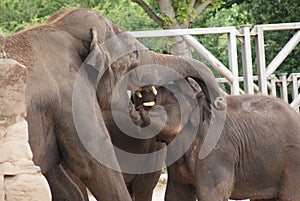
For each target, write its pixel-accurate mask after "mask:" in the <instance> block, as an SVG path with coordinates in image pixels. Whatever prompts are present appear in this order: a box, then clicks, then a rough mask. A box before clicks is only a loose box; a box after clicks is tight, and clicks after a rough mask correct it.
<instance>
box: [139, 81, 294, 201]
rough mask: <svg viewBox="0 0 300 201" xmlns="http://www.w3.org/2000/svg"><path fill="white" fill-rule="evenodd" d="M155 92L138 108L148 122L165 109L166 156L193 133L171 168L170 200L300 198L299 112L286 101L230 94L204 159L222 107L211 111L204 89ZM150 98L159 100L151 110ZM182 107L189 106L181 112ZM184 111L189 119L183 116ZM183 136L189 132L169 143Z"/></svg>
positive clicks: (159, 89) (156, 119)
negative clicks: (201, 155) (180, 93)
mask: <svg viewBox="0 0 300 201" xmlns="http://www.w3.org/2000/svg"><path fill="white" fill-rule="evenodd" d="M142 90H143V89H142ZM156 91H157V95H154V94H153V96H155V97H151V98H149V97H150V96H151V94H150V93H148V96H142V97H140V100H139V101H136V104H137V105H136V106H135V107H136V108H138V111H137V113H139V115H141V116H142V118H141V119H143V120H144V122H143V124H146V125H147V124H149V123H151V124H156V123H157V122H159V121H161V120H160V118H159V117H160V116H161V115H160V114H161V111H162V110H165V113H166V115H167V121H166V122H165V126H164V128H163V129H162V130H161V131H160V133H159V136H160V137H161V138H162V139H164V140H165V141H166V142H167V144H168V158H170V157H172V156H173V155H175V154H176V152H178V150H181V146H183V145H184V144H186V142H187V141H188V138H193V139H192V143H191V146H189V148H188V150H187V151H186V152H185V153H182V156H181V158H179V159H178V160H177V161H176V162H175V163H173V164H172V165H170V166H169V167H168V174H169V180H168V185H167V192H166V198H165V200H166V201H169V200H172V201H176V200H178V201H179V200H180V201H182V200H184V201H187V200H196V198H197V199H198V200H199V201H221V200H222V201H225V200H226V201H227V200H228V199H229V198H231V199H251V200H273V201H275V200H281V201H296V200H300V116H299V115H298V114H297V113H296V112H295V111H294V110H293V109H292V108H291V107H290V106H289V105H288V104H286V103H285V102H284V101H283V100H281V99H277V98H273V97H269V96H263V95H241V96H227V97H226V100H227V111H226V116H225V118H224V121H225V122H224V126H223V129H222V130H221V134H220V137H219V138H218V141H217V143H216V145H215V146H214V148H213V149H212V151H211V152H210V153H209V154H208V155H207V156H206V157H204V158H202V159H200V158H199V153H200V150H201V148H202V147H204V143H205V138H206V137H209V136H206V134H207V132H208V131H209V129H211V128H212V127H214V126H215V125H213V123H215V122H217V123H220V122H218V121H219V120H218V115H219V112H214V113H212V109H213V107H211V105H210V104H209V103H208V101H207V97H206V96H205V95H203V94H202V93H198V92H197V93H196V96H194V97H189V96H187V95H184V97H185V98H184V100H183V101H182V98H181V99H180V97H179V98H178V96H175V95H174V94H172V93H171V92H170V91H169V90H167V89H166V88H165V87H162V86H160V87H157V88H156ZM139 93H140V92H139ZM195 97H196V98H195ZM136 98H139V97H138V96H136ZM179 99H180V100H181V103H180V104H179V101H178V100H179ZM148 100H151V102H152V101H153V100H155V101H156V102H155V106H153V107H152V108H151V109H150V110H149V108H147V110H145V109H144V108H143V107H140V106H139V105H140V104H143V103H148V102H149V101H148ZM196 100H197V101H198V103H197V104H196V103H195V101H196ZM183 103H184V104H183ZM153 105H154V104H153ZM182 107H183V108H184V107H190V110H186V109H185V110H181V111H184V113H183V112H180V109H182ZM185 111H191V112H185ZM195 111H196V112H195ZM186 115H188V120H187V121H184V120H182V119H184V118H185V116H186ZM150 117H151V118H150ZM180 122H181V123H180ZM195 122H199V124H198V123H195ZM139 123H140V122H139ZM221 123H222V122H221ZM210 126H211V127H210ZM193 127H197V133H195V135H194V136H193V135H191V133H190V132H191V130H192V128H193ZM210 134H211V133H210ZM180 135H181V136H182V135H184V136H185V137H184V138H181V139H180V143H177V144H176V146H170V145H171V143H172V141H173V140H175V138H176V137H177V136H180Z"/></svg>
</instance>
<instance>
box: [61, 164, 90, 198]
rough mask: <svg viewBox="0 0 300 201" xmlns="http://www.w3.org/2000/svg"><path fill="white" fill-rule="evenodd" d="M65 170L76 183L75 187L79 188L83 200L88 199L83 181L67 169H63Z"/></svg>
mask: <svg viewBox="0 0 300 201" xmlns="http://www.w3.org/2000/svg"><path fill="white" fill-rule="evenodd" d="M64 170H65V171H66V173H67V174H68V176H69V177H70V178H71V179H72V181H73V182H74V183H75V184H76V185H77V187H78V188H79V189H80V191H81V193H82V195H83V197H84V200H85V201H88V200H89V198H88V193H87V189H86V186H85V184H84V183H82V181H81V180H80V179H79V178H78V177H77V176H76V175H74V174H73V173H72V172H71V171H70V170H69V169H64Z"/></svg>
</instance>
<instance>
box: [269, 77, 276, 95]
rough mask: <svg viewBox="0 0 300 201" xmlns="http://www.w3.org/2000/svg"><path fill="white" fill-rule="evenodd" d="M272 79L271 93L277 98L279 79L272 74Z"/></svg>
mask: <svg viewBox="0 0 300 201" xmlns="http://www.w3.org/2000/svg"><path fill="white" fill-rule="evenodd" d="M270 79H271V92H270V95H271V96H274V97H276V96H277V94H276V80H277V78H276V76H275V75H273V74H272V75H271V78H270Z"/></svg>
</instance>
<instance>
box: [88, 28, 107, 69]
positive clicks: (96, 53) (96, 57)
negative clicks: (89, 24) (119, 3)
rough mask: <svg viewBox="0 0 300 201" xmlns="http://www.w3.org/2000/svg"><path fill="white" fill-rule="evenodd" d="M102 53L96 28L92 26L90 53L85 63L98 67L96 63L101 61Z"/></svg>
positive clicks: (102, 58)
mask: <svg viewBox="0 0 300 201" xmlns="http://www.w3.org/2000/svg"><path fill="white" fill-rule="evenodd" d="M103 53H104V52H102V51H101V49H100V46H99V42H98V34H97V30H96V28H92V42H91V44H90V54H89V56H88V58H87V60H86V63H87V64H89V65H91V66H94V67H98V65H97V63H99V62H103V60H104V55H103ZM98 70H100V69H98Z"/></svg>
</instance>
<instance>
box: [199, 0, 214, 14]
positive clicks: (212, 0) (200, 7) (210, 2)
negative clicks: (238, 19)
mask: <svg viewBox="0 0 300 201" xmlns="http://www.w3.org/2000/svg"><path fill="white" fill-rule="evenodd" d="M215 1H216V0H207V1H205V2H203V3H199V4H197V5H195V14H196V15H199V14H200V13H202V12H203V11H204V10H205V8H206V7H207V6H209V4H212V3H214V2H215Z"/></svg>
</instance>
